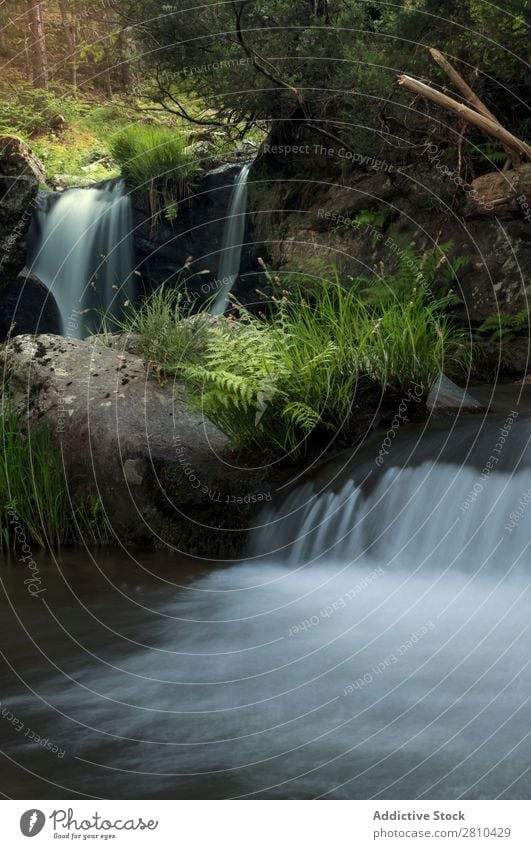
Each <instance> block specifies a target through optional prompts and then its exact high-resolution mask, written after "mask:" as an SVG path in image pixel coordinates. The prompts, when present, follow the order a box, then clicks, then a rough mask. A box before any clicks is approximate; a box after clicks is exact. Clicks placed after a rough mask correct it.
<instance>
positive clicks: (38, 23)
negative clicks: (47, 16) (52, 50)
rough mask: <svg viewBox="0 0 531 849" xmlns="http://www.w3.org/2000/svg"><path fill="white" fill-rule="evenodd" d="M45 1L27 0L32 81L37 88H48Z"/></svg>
mask: <svg viewBox="0 0 531 849" xmlns="http://www.w3.org/2000/svg"><path fill="white" fill-rule="evenodd" d="M43 6H44V3H43V2H41V0H27V10H28V21H29V31H30V34H31V44H30V51H31V65H32V82H33V85H34V86H35V87H36V88H48V59H47V55H46V39H45V34H44V13H43Z"/></svg>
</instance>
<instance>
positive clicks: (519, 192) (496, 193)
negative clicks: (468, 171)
mask: <svg viewBox="0 0 531 849" xmlns="http://www.w3.org/2000/svg"><path fill="white" fill-rule="evenodd" d="M468 198H469V202H470V204H471V209H472V210H473V211H474V212H476V213H479V215H488V214H491V215H496V216H497V217H498V218H513V217H514V216H515V215H519V216H522V217H523V218H525V219H526V221H529V222H531V163H526V164H524V165H521V166H520V167H519V168H515V169H513V170H511V171H495V172H493V173H492V174H483V176H481V177H477V178H476V179H475V180H472V182H471V184H470V192H469V194H468Z"/></svg>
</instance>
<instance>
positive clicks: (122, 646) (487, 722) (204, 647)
mask: <svg viewBox="0 0 531 849" xmlns="http://www.w3.org/2000/svg"><path fill="white" fill-rule="evenodd" d="M505 425H506V422H505V421H503V420H502V421H500V422H493V423H491V424H489V425H488V426H486V427H483V428H480V426H479V424H476V423H475V422H474V423H473V424H471V425H467V426H466V427H464V428H462V429H461V430H460V431H459V432H457V431H456V432H455V433H453V434H452V435H451V436H448V434H445V433H442V434H435V435H433V434H431V435H428V436H427V437H426V438H425V439H424V440H423V442H422V444H419V443H418V442H417V440H416V435H414V436H413V438H410V439H406V440H405V441H403V443H402V445H401V446H400V450H398V451H397V452H396V454H395V455H394V456H392V457H391V456H390V457H388V458H387V462H388V468H385V469H383V470H378V471H377V474H376V475H375V478H374V480H373V479H372V478H371V475H370V474H369V472H370V471H371V470H374V469H375V464H374V456H376V452H375V453H374V456H373V458H372V459H370V457H368V456H366V458H365V461H363V462H362V461H361V460H360V461H358V462H357V463H356V470H355V477H356V483H355V482H354V481H352V480H348V475H347V480H346V481H345V482H344V483H343V484H342V485H338V486H337V490H336V491H335V492H330V491H328V490H327V491H325V492H323V493H322V494H318V492H317V491H316V484H314V485H313V487H312V486H310V487H303V488H301V489H299V490H298V491H297V492H296V493H294V494H293V495H292V496H290V498H289V499H288V500H287V501H286V502H285V503H284V504H283V505H281V506H280V507H277V508H276V509H275V510H273V511H271V512H270V514H269V515H266V516H265V517H263V519H264V522H265V523H266V525H265V527H264V529H263V531H261V532H258V533H257V534H256V535H255V538H254V544H253V554H254V555H255V557H256V559H254V560H251V559H248V560H247V561H246V562H243V563H241V564H238V565H234V566H232V567H230V568H219V569H210V570H209V571H208V572H206V573H204V574H203V575H197V576H193V575H192V577H190V575H189V574H188V576H187V578H186V579H185V580H182V579H181V578H180V577H173V579H172V572H171V563H168V560H167V558H166V559H165V560H164V571H163V572H162V575H163V580H162V581H161V582H159V581H157V580H155V579H153V578H151V577H150V575H152V574H153V573H152V568H153V567H152V566H151V567H150V561H149V559H147V560H145V561H143V562H142V565H137V564H135V563H132V562H130V561H128V562H125V563H121V564H117V565H115V566H114V567H113V572H112V574H115V575H118V576H121V577H118V578H117V579H115V581H116V586H115V587H113V582H112V581H111V583H110V584H107V587H106V585H105V582H103V586H102V587H97V586H95V584H94V582H95V580H96V578H97V575H96V573H95V570H94V568H93V566H92V565H90V564H87V565H86V566H84V567H82V564H80V562H79V557H78V555H76V556H75V557H74V558H73V561H72V565H71V567H69V565H68V563H66V562H65V560H64V559H63V562H62V564H61V571H62V575H63V576H64V575H66V577H67V582H66V584H65V582H64V580H63V578H61V579H60V580H58V585H57V586H56V588H55V589H54V583H53V580H52V575H50V574H49V573H48V572H45V574H46V581H47V587H48V591H47V595H46V599H47V603H48V605H51V606H52V607H51V609H52V610H53V615H54V617H55V618H54V619H53V620H52V619H51V618H50V616H49V615H48V614H47V608H44V607H39V608H37V607H36V606H35V604H34V599H30V598H29V597H28V595H27V593H26V592H25V588H24V586H23V585H22V582H21V581H20V579H19V578H18V577H17V574H18V573H17V570H13V577H12V580H11V581H10V582H9V583H8V587H9V593H10V598H11V601H12V603H13V604H14V606H15V609H16V610H17V612H18V613H19V615H20V616H21V617H22V620H23V621H24V622H25V624H26V627H27V628H28V629H29V633H30V634H31V637H32V643H31V644H28V645H27V644H26V642H24V641H23V640H22V641H21V640H20V637H18V638H17V637H16V635H17V633H18V631H19V626H17V627H15V624H16V623H13V622H12V621H11V620H10V619H9V618H8V617H7V615H6V616H5V617H2V618H0V628H4V629H5V634H4V636H3V637H2V643H3V645H5V646H6V652H7V654H8V656H9V655H10V654H11V653H13V656H12V662H13V665H14V667H15V668H16V669H17V672H18V673H19V674H20V675H21V676H22V679H23V680H25V681H27V682H28V683H30V684H31V686H32V687H33V689H34V691H35V693H37V694H38V696H35V695H34V694H32V693H31V692H30V693H28V692H27V691H26V692H24V690H23V689H21V688H20V685H18V689H19V695H18V696H17V697H14V698H12V699H11V700H10V702H9V708H10V710H11V711H12V712H13V713H14V714H15V715H16V716H20V717H22V718H23V720H24V722H25V723H26V724H27V725H28V726H31V727H32V728H35V729H38V731H39V733H40V734H41V735H42V736H44V737H46V738H50V739H51V740H53V741H54V742H56V743H57V744H58V745H60V746H61V747H62V748H64V749H65V751H66V755H65V758H64V759H63V760H57V759H54V758H51V756H50V755H49V753H48V752H45V751H39V750H38V749H37V748H36V747H35V746H34V745H32V744H31V743H30V742H26V741H23V740H21V737H20V736H17V734H16V733H15V732H13V730H12V729H11V728H10V726H7V724H6V723H3V724H2V723H0V735H2V734H3V735H4V737H5V738H7V741H6V742H5V743H4V748H5V750H6V751H7V752H8V754H9V755H10V757H16V758H17V759H19V760H20V762H21V763H22V764H23V766H26V767H27V768H29V769H31V770H32V775H33V776H35V775H37V776H43V778H44V779H45V780H47V781H48V780H49V781H55V782H56V783H57V785H58V786H59V787H66V788H67V789H68V790H70V791H72V792H81V793H84V794H88V795H95V796H100V795H103V796H106V797H109V798H121V797H124V798H129V797H139V798H145V797H146V796H150V795H155V796H161V797H167V798H180V797H190V798H210V797H227V796H231V797H234V796H253V797H258V798H263V797H281V798H290V797H293V798H310V797H316V796H327V797H331V798H371V797H380V798H387V799H404V798H405V799H409V798H417V797H419V798H432V799H448V798H450V799H455V798H460V797H465V798H493V797H496V796H502V797H505V798H529V794H530V792H531V775H530V770H529V765H530V763H531V743H530V733H529V703H530V699H531V664H530V658H529V639H530V630H531V616H530V604H529V603H530V596H531V593H530V578H531V572H530V559H529V545H530V542H529V541H530V533H529V521H530V517H531V503H529V501H531V497H530V496H529V495H527V496H526V493H529V491H530V486H531V477H530V474H529V468H530V466H531V451H530V450H529V445H528V443H529V435H530V433H531V420H530V419H529V418H527V419H524V418H523V417H520V418H519V419H518V421H515V422H514V423H513V424H512V425H509V426H505ZM502 431H503V432H505V433H506V434H508V435H507V436H506V437H502V435H501V434H502ZM502 438H503V439H504V441H503V442H502V441H501V440H502ZM497 446H498V447H497ZM493 457H497V461H496V462H494V461H493V460H492V458H493ZM429 458H431V459H429ZM487 464H490V466H491V469H490V471H488V473H487V472H486V471H485V469H486V466H487ZM479 484H481V486H482V488H480V486H479ZM470 493H474V495H472V496H471V495H470ZM466 504H468V505H469V506H468V507H465V506H464V505H466ZM526 510H527V511H528V513H526ZM511 514H512V516H511ZM116 556H117V555H116ZM144 564H145V565H144ZM39 566H40V568H42V569H43V571H45V570H44V565H43V564H42V563H41V561H39ZM103 568H104V572H105V566H104V567H103ZM67 586H68V588H69V589H67V588H66V587H67ZM80 602H82V604H81V603H80ZM26 608H27V609H26ZM2 623H5V624H2ZM0 636H1V635H0ZM17 640H18V642H17ZM18 645H19V646H20V648H17V646H18ZM35 645H37V646H39V647H40V649H41V652H39V653H37V652H36V649H35ZM80 647H82V648H80ZM17 652H18V654H17ZM48 661H49V662H48ZM51 664H53V665H51ZM11 738H12V739H11ZM21 743H22V745H21ZM8 766H9V764H8ZM10 769H11V771H12V772H13V769H12V767H10ZM32 775H28V773H26V772H20V774H18V773H16V771H15V773H14V775H13V778H12V783H11V784H10V786H11V787H14V788H15V789H14V790H13V792H14V793H15V795H16V794H19V797H20V798H29V796H28V795H20V794H23V793H26V794H28V793H29V795H30V796H32V797H35V798H44V797H45V795H49V794H50V795H51V797H52V798H55V797H56V796H57V792H59V791H58V790H57V786H56V785H55V784H54V785H51V786H46V785H43V783H42V781H41V783H40V784H39V782H38V781H37V779H36V778H34V777H32ZM37 794H39V795H37ZM54 794H55V795H54ZM60 795H61V796H64V790H61V791H60Z"/></svg>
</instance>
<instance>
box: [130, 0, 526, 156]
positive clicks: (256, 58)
mask: <svg viewBox="0 0 531 849" xmlns="http://www.w3.org/2000/svg"><path fill="white" fill-rule="evenodd" d="M127 2H128V0H121V8H122V10H125V12H124V14H125V15H126V17H127V19H128V21H129V22H131V21H133V20H134V19H135V14H136V15H137V16H138V17H137V20H136V22H137V25H138V31H139V33H140V34H141V37H142V38H143V40H144V48H145V51H146V52H145V55H146V57H147V62H148V63H149V67H148V70H153V72H154V76H155V82H156V87H155V91H154V92H153V97H154V98H155V99H156V100H157V101H158V102H159V103H160V104H162V105H163V106H164V107H165V108H167V109H169V110H170V111H174V112H176V113H177V114H179V115H181V116H182V117H185V118H186V117H187V118H189V119H190V120H192V121H195V122H199V123H207V124H208V123H209V124H215V123H219V124H220V125H223V126H226V125H229V126H231V127H233V128H236V127H242V126H243V129H244V131H245V128H246V127H248V126H249V125H251V124H253V123H262V124H267V125H268V126H269V127H271V129H272V133H273V135H274V136H275V137H276V139H277V140H279V141H282V139H283V138H284V140H285V141H288V140H291V141H295V140H296V139H297V138H300V137H302V136H304V135H308V134H311V135H312V136H313V137H314V138H317V137H318V138H321V140H326V141H328V142H329V143H330V144H331V145H332V146H334V145H338V144H339V145H341V146H343V147H345V148H346V149H350V150H356V151H360V150H361V151H363V152H368V151H369V150H371V151H372V152H374V151H375V143H378V144H379V143H380V140H381V139H382V138H384V137H385V138H386V139H387V140H388V141H389V140H391V141H393V140H394V141H396V143H397V145H400V144H402V145H403V146H407V145H408V144H411V143H413V142H415V141H418V140H419V136H420V134H421V133H422V132H425V121H424V116H423V114H422V109H419V108H417V107H414V108H413V109H411V108H409V104H410V103H411V98H409V97H408V95H407V94H406V93H405V92H403V91H402V90H400V89H399V88H397V87H396V79H397V76H398V75H399V74H400V73H413V74H415V75H418V76H421V77H423V76H425V77H426V78H427V79H428V80H429V79H432V78H433V77H434V75H435V76H436V75H437V74H438V73H439V72H438V70H437V69H434V67H433V63H432V61H431V59H430V57H429V55H428V50H427V48H428V47H431V46H434V47H438V48H439V49H441V50H443V51H444V52H445V53H447V54H448V56H449V57H450V58H451V59H453V60H454V61H455V60H456V59H457V60H459V59H462V60H463V62H464V63H465V64H464V67H462V68H461V70H462V71H463V73H464V75H465V76H466V74H467V73H468V74H470V75H472V74H473V75H475V76H476V77H477V76H479V77H480V78H481V82H482V85H479V86H477V80H476V79H474V80H471V81H473V82H474V86H475V87H476V88H479V93H480V95H482V94H483V93H484V91H483V90H485V92H486V93H485V97H486V102H489V101H490V103H491V106H492V108H493V111H495V112H496V114H499V113H500V109H499V106H498V103H497V102H496V103H494V101H500V100H501V101H503V102H504V109H505V112H506V113H510V118H512V119H513V120H512V121H511V120H510V119H509V120H508V119H507V115H503V114H500V119H502V120H504V123H505V124H506V126H508V127H509V128H511V129H512V130H513V131H514V132H518V131H519V133H520V134H521V135H524V136H525V135H526V133H525V132H523V131H522V129H521V127H518V126H515V125H514V123H515V122H517V123H518V122H521V121H522V117H523V115H522V101H523V97H522V93H523V92H522V79H524V68H525V61H524V60H525V58H527V57H526V53H527V47H526V46H525V45H526V41H525V35H526V33H527V32H528V30H527V27H526V24H525V10H526V9H527V7H528V0H505V4H504V6H505V7H507V8H504V6H500V4H497V5H495V6H493V5H492V4H486V3H484V2H482V0H416V2H415V3H414V4H413V3H411V2H410V0H402V2H400V0H399V2H397V3H394V4H390V3H388V2H382V3H380V2H376V0H375V2H369V3H367V2H361V0H326V2H325V0H267V2H260V0H232V2H223V3H219V2H210V3H207V4H206V5H205V4H203V3H201V4H192V3H191V2H190V0H173V2H172V5H164V6H162V7H161V6H160V3H159V2H158V0H135V2H134V3H132V2H131V3H130V5H129V6H128V7H127V5H126V4H127ZM161 9H162V11H161ZM500 33H503V38H502V39H500V37H499V35H500ZM498 77H501V80H502V81H501V82H498ZM442 80H443V75H442V74H441V85H446V84H447V80H444V82H442ZM509 83H510V84H511V85H512V86H513V87H512V88H510V87H509V85H508V84H509ZM524 85H527V87H528V83H525V84H524ZM526 93H529V92H528V91H527V92H526ZM183 94H184V95H185V98H183V96H182V95H183ZM193 99H195V100H196V102H197V103H198V104H199V106H198V108H197V109H193V108H190V107H189V105H185V103H186V104H189V103H190V101H191V100H193ZM495 105H496V106H497V107H498V108H494V107H495ZM201 106H202V107H208V108H203V109H201V108H200V107H201ZM444 121H448V118H447V116H446V117H444V118H443V124H444ZM450 135H451V133H450ZM452 142H455V139H452Z"/></svg>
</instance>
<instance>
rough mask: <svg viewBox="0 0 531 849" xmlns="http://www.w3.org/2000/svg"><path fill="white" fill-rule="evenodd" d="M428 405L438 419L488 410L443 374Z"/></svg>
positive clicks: (430, 395)
mask: <svg viewBox="0 0 531 849" xmlns="http://www.w3.org/2000/svg"><path fill="white" fill-rule="evenodd" d="M426 405H427V407H428V410H429V411H430V413H431V415H432V416H434V417H436V418H444V417H446V416H451V417H455V415H456V414H458V413H482V412H485V409H486V408H485V407H484V406H483V404H480V402H479V401H476V399H475V398H473V397H472V395H470V393H469V392H467V391H466V389H461V387H460V386H457V384H456V383H454V382H453V380H450V378H449V377H446V375H445V374H441V375H440V377H438V378H437V380H436V381H435V383H434V384H433V386H432V388H431V390H430V392H429V394H428V399H427V401H426Z"/></svg>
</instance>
